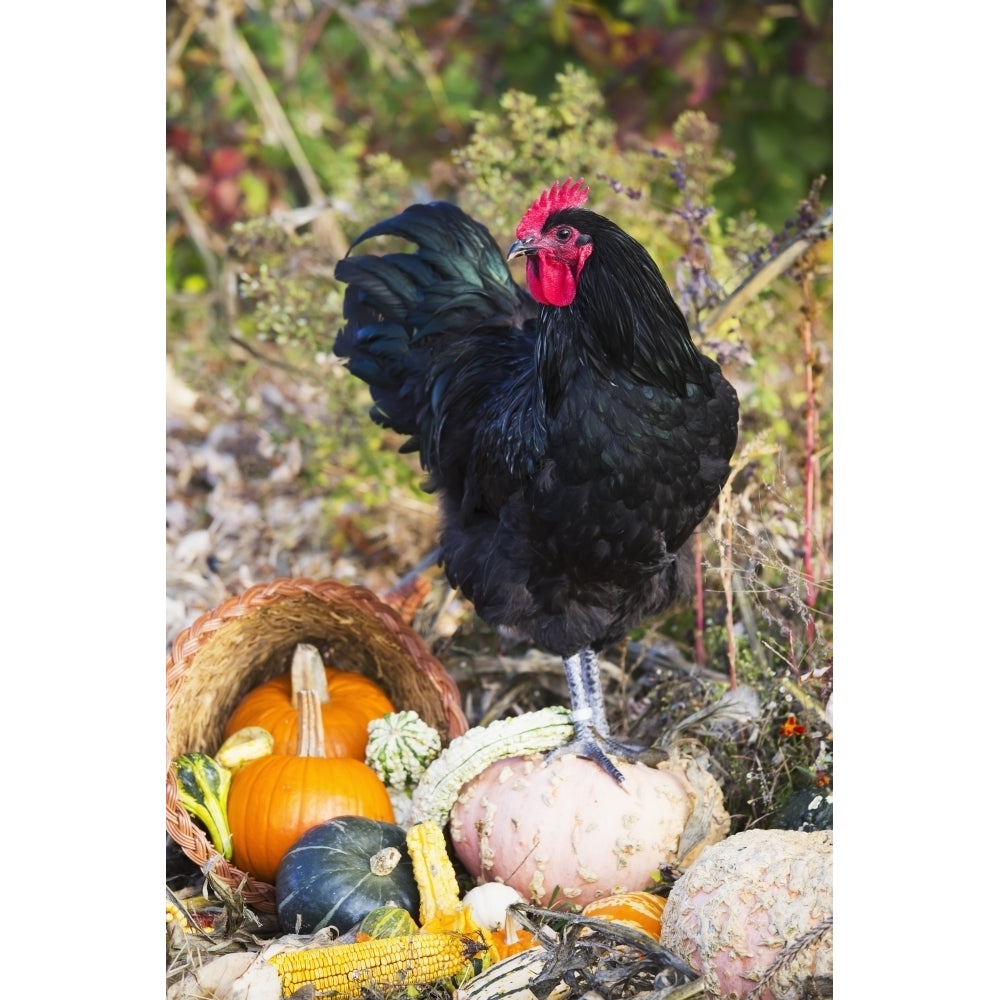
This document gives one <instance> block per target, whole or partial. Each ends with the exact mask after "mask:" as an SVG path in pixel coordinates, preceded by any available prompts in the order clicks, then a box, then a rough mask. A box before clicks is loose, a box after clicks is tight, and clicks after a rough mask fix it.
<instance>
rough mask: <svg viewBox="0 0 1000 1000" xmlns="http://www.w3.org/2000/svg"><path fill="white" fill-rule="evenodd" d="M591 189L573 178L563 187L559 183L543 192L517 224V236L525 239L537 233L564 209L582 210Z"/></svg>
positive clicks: (564, 183) (563, 184)
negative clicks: (554, 214)
mask: <svg viewBox="0 0 1000 1000" xmlns="http://www.w3.org/2000/svg"><path fill="white" fill-rule="evenodd" d="M589 193H590V188H589V187H587V185H586V184H584V183H583V180H582V179H581V180H578V181H576V183H574V182H573V179H572V178H569V179H568V180H565V181H563V183H562V185H560V184H559V182H558V181H556V182H555V184H553V185H552V187H550V188H549V189H548V190H547V191H543V192H542V193H541V194H540V195H539V196H538V197H537V198H536V199H535V201H534V203H533V204H532V206H531V208H529V209H528V211H527V212H525V213H524V215H523V217H522V218H521V221H520V222H519V223H518V224H517V230H516V232H515V234H514V235H515V236H517V238H518V239H519V240H520V239H523V238H524V237H525V236H529V235H531V234H532V233H537V232H538V231H539V230H540V229H541V228H542V226H543V224H544V223H545V220H546V219H547V218H548V217H549V216H550V215H551V214H552V213H553V212H558V211H559V210H560V209H563V208H580V206H581V205H583V204H585V203H586V201H587V195H588V194H589Z"/></svg>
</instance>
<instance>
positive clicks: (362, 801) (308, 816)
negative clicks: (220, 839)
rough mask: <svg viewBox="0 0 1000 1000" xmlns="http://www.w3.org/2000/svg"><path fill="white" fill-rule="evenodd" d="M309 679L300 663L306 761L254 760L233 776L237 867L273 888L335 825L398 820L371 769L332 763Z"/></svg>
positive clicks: (297, 682) (283, 757) (284, 757)
mask: <svg viewBox="0 0 1000 1000" xmlns="http://www.w3.org/2000/svg"><path fill="white" fill-rule="evenodd" d="M297 667H302V668H303V669H299V670H297V669H296V668H297ZM307 676H308V674H307V672H306V670H305V669H304V664H297V663H296V662H293V664H292V686H293V689H294V691H295V697H296V703H297V704H298V713H297V714H298V716H299V742H298V753H297V754H296V755H290V754H277V753H275V754H271V755H270V756H267V757H259V758H257V759H256V760H252V761H251V762H250V763H249V764H247V765H246V766H245V767H242V768H240V770H239V771H237V772H236V773H235V774H234V775H233V781H232V785H231V786H230V789H229V828H230V831H231V833H232V836H233V860H234V861H235V862H236V864H237V865H238V866H239V867H240V868H242V869H243V870H244V871H247V872H250V873H251V874H252V875H255V876H256V877H257V878H259V879H262V880H263V881H265V882H271V883H273V882H274V880H275V878H276V876H277V873H278V867H279V865H280V864H281V859H282V858H283V857H284V856H285V854H286V853H287V852H288V851H289V850H290V849H291V848H292V847H293V846H294V844H295V842H296V841H297V840H298V839H299V837H301V836H302V834H304V833H305V832H306V831H307V830H310V829H312V828H313V827H314V826H317V825H319V824H320V823H323V822H325V821H326V820H328V819H334V818H336V817H338V816H364V817H367V818H368V819H374V820H380V821H382V822H386V823H392V822H394V820H395V817H394V815H393V811H392V803H391V802H390V800H389V793H388V792H387V791H386V789H385V786H384V785H383V784H382V782H381V781H380V780H379V777H378V775H377V774H376V773H375V772H374V771H373V770H372V769H371V768H370V767H368V766H367V765H366V764H364V763H363V762H361V761H359V760H354V759H353V758H350V757H327V756H326V755H325V749H324V739H323V721H322V715H321V713H320V705H319V699H318V697H317V694H316V690H315V688H313V687H309V686H308V684H309V681H308V680H306V679H305V678H306V677H307ZM313 679H314V680H315V676H314V678H313Z"/></svg>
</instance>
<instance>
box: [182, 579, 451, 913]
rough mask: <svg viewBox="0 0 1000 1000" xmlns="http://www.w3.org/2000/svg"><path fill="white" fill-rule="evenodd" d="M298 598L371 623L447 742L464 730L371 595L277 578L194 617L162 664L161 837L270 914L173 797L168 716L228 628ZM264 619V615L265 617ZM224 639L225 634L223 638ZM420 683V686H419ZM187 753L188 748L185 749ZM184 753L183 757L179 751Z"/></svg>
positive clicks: (437, 682)
mask: <svg viewBox="0 0 1000 1000" xmlns="http://www.w3.org/2000/svg"><path fill="white" fill-rule="evenodd" d="M303 595H307V596H309V597H312V598H315V599H316V600H318V601H320V602H323V603H325V604H331V605H336V606H338V607H348V606H349V607H352V608H357V609H358V611H359V616H363V617H365V618H371V619H374V621H375V622H377V623H378V624H379V626H381V628H382V629H383V630H384V633H385V635H386V637H388V638H389V639H391V640H392V642H393V644H394V645H398V646H399V647H400V655H401V656H403V655H406V656H408V658H409V659H411V660H412V661H413V663H414V664H415V666H416V667H417V669H418V671H419V672H420V673H423V674H425V675H427V677H428V679H429V680H430V681H431V682H432V683H433V685H434V688H435V690H436V692H437V695H438V697H439V698H440V701H441V709H442V712H443V715H444V719H445V724H446V725H447V729H448V735H449V737H450V738H453V737H454V736H457V735H459V734H460V733H462V732H464V731H465V730H466V729H467V728H468V722H467V720H466V718H465V715H464V713H463V712H462V709H461V704H460V698H459V694H458V688H457V686H456V685H455V683H454V681H453V680H452V679H451V677H450V676H448V674H447V673H446V671H445V670H444V667H443V666H442V665H441V663H440V661H438V660H437V659H436V658H435V657H434V656H433V655H432V654H431V652H430V651H429V650H428V649H427V647H426V645H425V643H424V641H423V639H421V637H420V636H419V635H418V634H417V633H416V632H414V631H413V629H411V628H410V627H409V626H408V625H407V624H406V623H405V622H404V621H403V620H402V618H400V616H399V615H398V613H397V612H396V610H395V609H394V608H393V607H391V606H390V605H388V604H386V603H385V602H384V601H382V600H381V599H380V598H379V597H378V596H377V595H376V594H374V593H373V592H372V591H371V590H369V589H367V588H365V587H360V586H356V585H350V584H344V583H341V582H340V581H337V580H332V579H321V580H317V579H312V578H309V577H294V578H292V577H283V578H278V579H275V580H271V581H268V582H265V583H259V584H255V585H253V586H251V587H249V588H247V589H246V590H245V591H243V592H242V593H240V594H236V595H234V596H232V597H230V598H227V599H226V600H225V601H223V602H222V603H221V604H220V605H218V607H216V608H213V609H211V610H209V611H206V612H205V613H203V614H202V615H200V616H199V617H198V618H197V619H196V620H195V621H194V622H193V623H192V624H191V625H189V626H188V627H187V628H185V629H183V630H182V631H181V632H180V633H179V634H178V636H177V637H176V638H175V640H174V642H173V644H172V646H171V652H170V654H169V655H168V657H167V662H166V710H167V717H166V721H167V725H166V733H165V735H166V748H167V766H166V819H167V832H168V833H169V834H170V835H171V837H173V839H174V840H175V841H176V842H177V844H178V845H179V846H180V848H181V850H182V851H183V852H184V853H185V854H186V855H187V856H188V858H190V859H191V860H192V861H194V862H195V863H196V864H198V865H199V866H200V867H201V868H202V869H203V870H207V869H211V870H212V871H213V873H214V874H215V875H216V876H217V877H218V878H220V879H221V880H222V881H223V882H225V883H226V884H227V885H229V886H230V888H232V889H234V890H239V891H240V892H241V893H242V895H243V898H244V901H245V902H246V903H247V905H250V906H253V907H255V908H257V909H259V910H261V911H262V912H274V887H273V886H272V885H270V884H269V883H267V882H262V881H260V880H258V879H255V878H253V876H251V875H249V874H247V873H246V872H243V871H241V870H240V869H239V868H237V867H236V866H235V865H233V864H231V863H230V862H228V861H226V859H225V858H224V857H223V856H222V855H220V854H219V853H218V852H217V851H216V850H215V848H214V846H213V845H212V844H211V842H210V841H209V839H208V838H207V836H206V835H205V833H204V831H203V830H202V829H201V828H200V827H198V826H196V825H195V824H194V823H193V822H192V820H191V817H190V816H189V814H188V813H187V811H186V810H185V809H184V807H183V806H182V805H181V804H180V802H179V800H178V796H177V780H176V777H175V775H174V772H173V769H172V767H171V760H172V754H171V716H172V712H173V709H174V707H175V706H176V704H177V702H178V698H179V697H180V695H181V693H182V690H183V686H184V680H185V677H186V675H187V672H188V670H189V669H190V668H191V667H192V664H193V662H194V660H195V658H196V657H197V656H198V654H199V653H200V652H201V651H202V650H204V649H205V648H206V646H207V645H208V644H210V643H211V642H212V641H213V639H214V638H215V637H216V636H217V635H218V634H219V632H220V630H222V629H225V628H226V626H229V625H230V624H231V623H233V622H236V621H239V620H240V619H242V618H244V617H245V616H247V615H250V614H252V613H254V612H256V611H259V610H260V609H264V608H270V607H272V606H274V605H277V604H279V603H280V602H282V601H286V600H290V599H295V598H300V597H302V596H303ZM265 613H266V612H265ZM223 634H225V633H223ZM421 683H425V682H421ZM189 749H191V748H189ZM181 752H184V751H181Z"/></svg>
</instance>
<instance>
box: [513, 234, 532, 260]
mask: <svg viewBox="0 0 1000 1000" xmlns="http://www.w3.org/2000/svg"><path fill="white" fill-rule="evenodd" d="M534 242H535V238H534V236H525V238H524V239H523V240H514V242H513V243H511V245H510V249H509V250H508V251H507V260H508V261H512V260H513V259H514V258H515V257H525V256H527V255H528V254H532V253H538V247H536V246H534Z"/></svg>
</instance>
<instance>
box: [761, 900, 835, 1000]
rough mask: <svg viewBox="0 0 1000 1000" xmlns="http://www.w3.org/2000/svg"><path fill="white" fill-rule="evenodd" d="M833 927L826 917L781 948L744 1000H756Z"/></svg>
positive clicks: (831, 920)
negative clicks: (801, 954)
mask: <svg viewBox="0 0 1000 1000" xmlns="http://www.w3.org/2000/svg"><path fill="white" fill-rule="evenodd" d="M832 927H833V917H832V916H829V917H826V918H825V919H824V920H821V921H820V922H819V923H818V924H817V925H816V926H815V927H812V928H810V929H809V930H808V931H806V932H805V933H804V934H803V935H802V936H801V937H799V938H797V939H796V940H795V941H793V942H792V943H791V944H790V945H789V946H788V947H787V948H783V949H782V950H781V951H780V952H778V956H777V958H775V960H774V962H773V963H772V964H771V965H770V966H769V967H768V968H767V969H766V970H765V972H764V975H762V976H761V977H760V981H759V982H758V983H757V985H756V986H755V987H754V988H753V989H752V990H751V991H750V992H749V993H748V994H747V996H746V1000H757V998H758V997H759V996H761V995H762V994H763V993H764V991H765V990H766V989H767V988H768V987H769V986H770V985H771V983H772V982H773V981H774V977H775V976H776V975H777V974H778V973H779V972H780V971H781V970H782V969H783V968H784V967H785V966H786V965H787V964H788V963H789V962H791V961H792V959H793V958H795V956H796V955H797V954H798V953H799V952H800V951H802V950H803V949H804V948H808V947H809V946H810V945H812V944H815V943H816V942H817V941H818V940H819V939H820V938H821V937H823V935H824V934H826V933H827V931H829V930H831V929H832Z"/></svg>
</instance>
